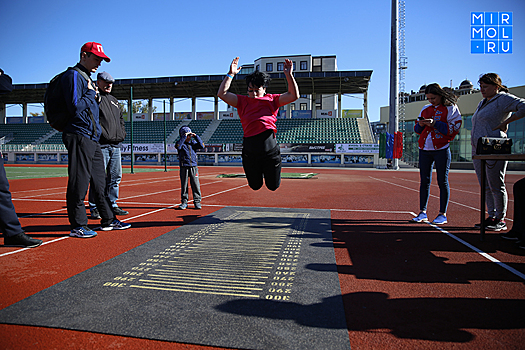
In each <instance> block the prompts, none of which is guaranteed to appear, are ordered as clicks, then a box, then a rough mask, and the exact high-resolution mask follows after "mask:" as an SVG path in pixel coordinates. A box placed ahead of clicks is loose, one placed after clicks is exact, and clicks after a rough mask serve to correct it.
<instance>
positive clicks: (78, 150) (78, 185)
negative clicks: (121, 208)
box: [62, 133, 115, 229]
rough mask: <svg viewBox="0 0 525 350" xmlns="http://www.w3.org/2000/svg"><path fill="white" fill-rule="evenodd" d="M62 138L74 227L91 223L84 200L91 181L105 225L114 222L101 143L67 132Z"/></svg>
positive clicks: (67, 197)
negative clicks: (65, 152)
mask: <svg viewBox="0 0 525 350" xmlns="http://www.w3.org/2000/svg"><path fill="white" fill-rule="evenodd" d="M62 141H63V142H64V145H65V146H66V148H67V151H68V168H67V173H68V176H69V177H68V181H67V192H66V202H67V215H68V218H69V224H70V225H71V229H74V228H77V227H79V226H86V225H87V222H88V218H87V214H86V206H85V204H84V199H85V198H86V194H87V191H88V187H89V185H90V183H91V188H92V190H93V195H94V200H95V203H96V204H97V208H98V210H99V213H100V216H101V217H102V220H101V224H102V225H107V224H109V223H111V222H112V221H113V219H114V218H115V216H114V214H113V211H112V210H111V205H110V204H109V201H108V199H107V197H106V196H105V189H106V169H105V166H104V156H103V155H102V151H101V149H100V145H99V143H98V142H95V141H93V140H90V139H88V138H87V137H85V136H81V135H77V134H71V133H63V134H62Z"/></svg>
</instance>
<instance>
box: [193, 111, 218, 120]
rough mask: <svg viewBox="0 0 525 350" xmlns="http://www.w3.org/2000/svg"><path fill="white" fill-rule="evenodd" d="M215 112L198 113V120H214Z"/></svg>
mask: <svg viewBox="0 0 525 350" xmlns="http://www.w3.org/2000/svg"><path fill="white" fill-rule="evenodd" d="M214 114H215V113H214V112H197V120H213V117H214Z"/></svg>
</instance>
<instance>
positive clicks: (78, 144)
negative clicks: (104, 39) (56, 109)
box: [61, 42, 131, 238]
mask: <svg viewBox="0 0 525 350" xmlns="http://www.w3.org/2000/svg"><path fill="white" fill-rule="evenodd" d="M102 60H104V61H106V62H109V61H110V58H109V57H108V56H106V54H105V53H104V50H103V49H102V45H101V44H99V43H95V42H88V43H86V44H84V45H83V46H82V48H81V49H80V62H79V63H78V64H77V65H76V67H77V68H78V69H80V70H81V71H83V72H84V73H86V74H87V76H88V77H89V76H90V75H91V73H95V72H96V71H97V69H98V67H99V66H100V64H101V63H102ZM61 84H62V89H63V94H64V98H65V100H66V105H67V108H68V110H69V112H70V114H71V119H70V121H69V123H68V124H67V125H66V127H65V128H64V131H63V133H62V141H63V142H64V145H65V146H66V148H67V150H68V169H67V170H68V182H67V192H66V202H67V214H68V217H69V223H70V225H71V232H70V234H69V235H70V236H72V237H80V238H90V237H94V236H96V235H97V233H96V232H95V231H93V230H91V229H90V228H89V227H88V226H87V221H88V218H87V215H86V207H85V205H84V199H85V197H86V194H87V191H88V186H89V185H90V182H91V187H92V189H93V194H94V200H95V203H96V204H97V208H98V209H99V212H100V215H101V217H102V219H101V222H100V223H101V230H103V231H110V230H123V229H127V228H130V227H131V225H130V224H126V223H123V222H120V221H119V220H117V219H116V218H115V215H114V214H113V212H112V211H111V206H110V204H109V202H108V201H107V198H106V196H105V193H104V191H105V188H106V174H105V167H104V156H103V155H102V150H101V149H100V144H99V143H98V141H99V139H100V133H101V128H100V123H99V113H98V112H99V108H98V101H100V96H99V94H98V92H97V87H96V86H95V84H94V83H93V81H92V80H91V79H89V80H87V79H85V78H84V77H83V76H82V74H80V73H79V72H77V71H76V70H74V69H68V70H67V71H66V72H65V73H64V74H63V75H62V77H61Z"/></svg>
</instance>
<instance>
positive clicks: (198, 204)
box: [194, 203, 202, 209]
mask: <svg viewBox="0 0 525 350" xmlns="http://www.w3.org/2000/svg"><path fill="white" fill-rule="evenodd" d="M194 204H195V209H202V206H201V204H200V203H194Z"/></svg>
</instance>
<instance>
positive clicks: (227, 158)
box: [219, 154, 242, 163]
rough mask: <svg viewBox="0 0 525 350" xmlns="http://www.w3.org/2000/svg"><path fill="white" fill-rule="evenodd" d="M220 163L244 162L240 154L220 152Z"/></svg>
mask: <svg viewBox="0 0 525 350" xmlns="http://www.w3.org/2000/svg"><path fill="white" fill-rule="evenodd" d="M219 163H242V157H241V156H240V155H239V154H219Z"/></svg>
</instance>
